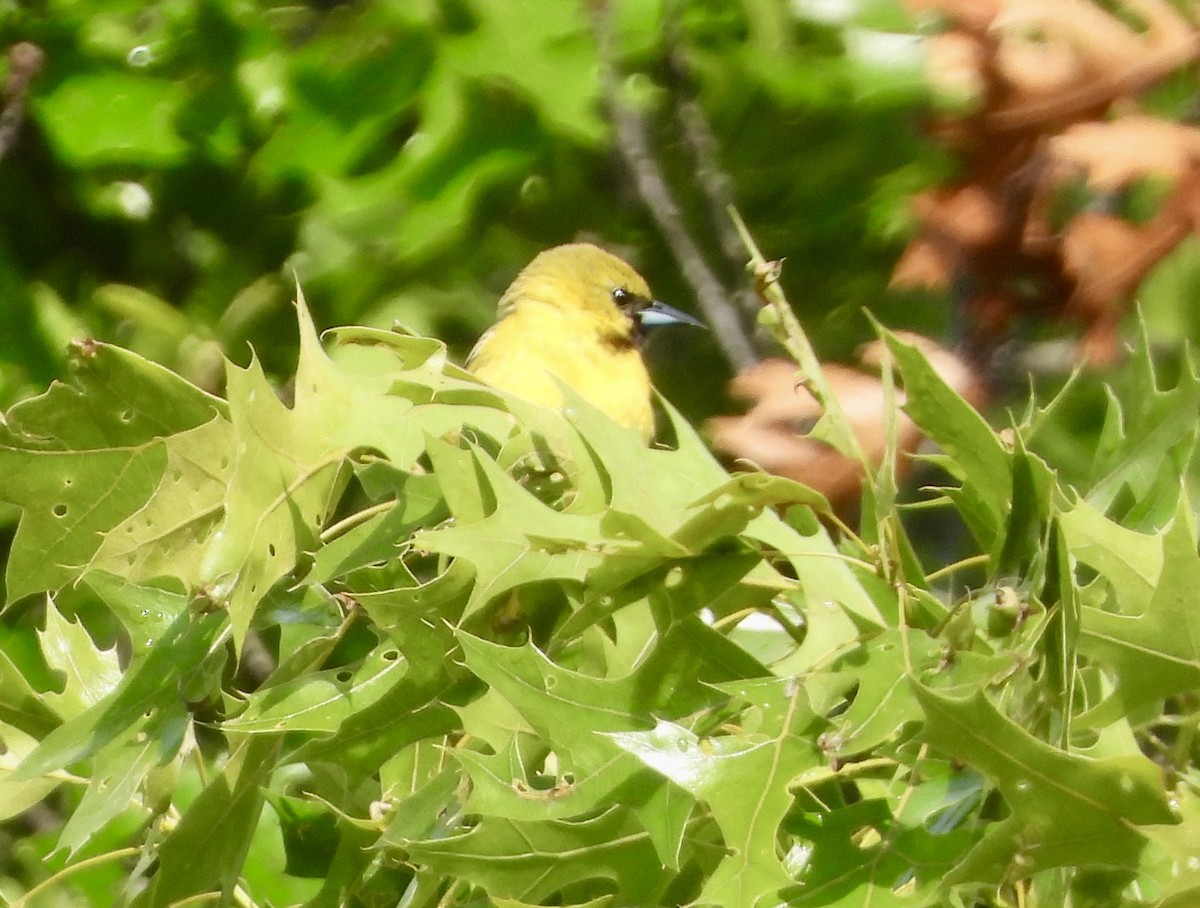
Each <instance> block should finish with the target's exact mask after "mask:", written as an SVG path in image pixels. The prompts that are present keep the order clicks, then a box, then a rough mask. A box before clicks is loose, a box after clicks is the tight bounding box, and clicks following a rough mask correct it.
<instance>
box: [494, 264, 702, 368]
mask: <svg viewBox="0 0 1200 908" xmlns="http://www.w3.org/2000/svg"><path fill="white" fill-rule="evenodd" d="M531 306H546V307H550V308H551V309H552V310H555V311H557V312H558V313H559V314H562V315H566V316H570V317H581V318H583V319H586V320H587V321H588V322H589V323H591V325H592V326H593V328H594V330H595V331H596V332H597V333H599V334H600V335H602V336H603V337H604V338H605V339H606V340H609V341H610V342H612V343H613V344H615V345H624V346H636V345H638V344H640V342H641V340H642V338H643V337H644V332H645V329H646V328H652V327H657V326H659V325H669V324H689V325H698V326H701V327H702V326H703V325H702V323H701V322H699V321H697V320H696V319H694V318H692V316H690V315H688V314H687V313H685V312H680V311H679V310H678V309H675V308H672V307H671V306H668V305H666V304H665V303H661V302H659V301H658V300H656V299H654V298H653V297H652V296H651V295H650V288H649V287H648V286H647V285H646V281H645V279H644V278H643V277H642V276H641V275H640V274H638V273H637V272H636V271H634V270H633V268H631V267H630V266H629V265H628V264H626V263H625V262H623V261H621V260H620V259H619V258H617V257H616V256H615V255H612V254H611V253H608V252H605V251H604V250H603V249H601V248H599V247H598V246H593V245H591V244H590V243H572V244H569V245H565V246H555V247H554V248H552V249H547V250H546V251H545V252H542V253H540V254H539V255H538V256H537V257H536V258H534V260H533V261H532V262H530V263H529V264H528V265H526V266H525V268H524V270H523V271H521V273H520V274H518V275H517V277H516V279H515V280H514V281H513V282H512V285H511V286H510V287H509V288H508V290H507V291H505V293H504V296H503V297H502V298H501V300H500V315H501V317H504V316H506V315H510V314H513V313H515V312H517V311H519V310H522V309H524V308H526V307H531Z"/></svg>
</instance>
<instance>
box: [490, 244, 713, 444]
mask: <svg viewBox="0 0 1200 908" xmlns="http://www.w3.org/2000/svg"><path fill="white" fill-rule="evenodd" d="M670 324H686V325H697V326H700V327H703V324H702V323H701V322H699V321H697V320H696V319H694V318H692V317H691V316H690V315H688V314H687V313H684V312H680V311H679V310H678V309H674V308H672V307H671V306H668V305H666V304H665V303H661V302H659V301H658V300H656V299H653V298H651V296H650V288H649V287H647V286H646V281H645V280H644V279H643V278H642V276H641V275H640V274H638V273H637V272H636V271H634V270H633V268H631V267H630V266H629V265H627V264H626V263H625V262H623V261H621V260H620V259H619V258H617V257H616V256H615V255H611V254H609V253H607V252H605V251H604V250H603V249H600V248H598V247H596V246H592V245H590V244H587V243H576V244H571V245H567V246H555V247H554V248H553V249H547V250H546V251H545V252H542V253H540V254H539V255H538V256H537V257H536V258H534V260H533V261H532V262H530V263H529V264H528V265H526V266H525V269H524V270H523V271H522V272H521V273H520V274H518V275H517V277H516V280H514V281H513V282H512V285H511V286H510V287H509V288H508V290H506V291H505V292H504V296H502V297H501V298H500V305H499V309H498V313H497V319H496V324H494V325H492V327H491V328H489V329H488V330H487V331H486V332H485V333H484V335H483V336H482V337H480V338H479V341H478V343H476V345H475V349H474V350H472V351H471V355H470V356H469V357H468V358H467V368H468V369H470V370H471V371H472V372H474V373H475V374H476V375H477V376H478V377H479V378H481V379H483V380H484V381H485V382H487V383H488V384H489V385H491V386H492V387H494V388H499V389H501V390H504V391H510V392H512V393H513V394H517V395H520V396H521V397H524V398H525V399H526V400H531V401H534V402H535V403H540V404H544V405H546V406H548V407H561V406H562V403H563V399H562V393H561V392H560V391H559V388H558V385H557V384H556V383H555V381H554V379H553V378H552V377H551V376H557V378H558V379H560V380H561V381H562V382H563V383H565V384H566V385H569V386H570V387H571V388H573V389H575V391H576V392H578V393H579V395H580V396H581V397H583V398H584V399H585V400H587V401H589V402H590V403H592V404H594V405H595V406H596V407H598V408H599V409H600V410H602V411H603V412H605V413H607V414H608V415H609V416H611V417H612V418H613V420H615V421H616V422H618V423H620V424H621V425H623V426H627V427H628V428H630V429H634V430H635V431H637V432H639V433H640V434H641V436H642V438H644V439H645V440H646V441H647V442H649V441H650V439H651V438H652V437H653V435H654V409H653V407H652V405H651V398H652V396H651V385H650V375H649V374H648V373H647V372H646V364H645V363H644V362H643V361H642V354H641V349H640V348H641V345H642V341H643V340H644V338H645V332H646V329H647V328H652V327H656V326H659V325H670Z"/></svg>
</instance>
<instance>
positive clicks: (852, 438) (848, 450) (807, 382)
mask: <svg viewBox="0 0 1200 908" xmlns="http://www.w3.org/2000/svg"><path fill="white" fill-rule="evenodd" d="M729 217H730V219H731V220H732V221H733V225H734V227H735V228H736V229H737V232H738V235H739V236H740V237H741V238H742V243H743V245H744V246H745V248H746V252H747V254H748V255H749V257H750V261H749V263H748V264H747V268H748V269H749V270H750V273H751V274H752V275H753V277H754V282H755V289H756V290H757V291H758V294H759V296H760V297H762V300H763V303H764V304H765V308H764V313H763V314H764V315H765V316H768V319H767V326H768V327H769V328H770V329H771V332H772V334H774V336H775V339H776V340H778V341H779V343H781V344H782V345H783V347H784V349H785V350H787V352H788V353H789V354H790V355H791V357H792V358H793V359H794V360H795V361H796V364H797V365H798V366H799V367H800V369H799V375H798V376H797V380H798V382H799V384H801V385H803V386H804V388H805V390H807V391H808V393H809V394H811V395H812V396H813V398H814V399H815V400H816V402H817V403H818V404H820V405H821V409H822V411H823V412H822V416H821V418H820V419H819V420H817V425H816V427H814V429H813V432H812V434H813V435H815V436H817V437H819V438H822V439H823V440H825V441H827V442H829V443H830V444H831V445H833V446H834V447H835V448H836V449H837V450H838V451H839V452H841V453H842V454H845V455H846V456H847V457H850V458H852V459H853V460H856V461H858V463H859V464H860V465H861V466H862V469H863V475H870V471H871V462H870V460H869V459H868V458H867V456H866V454H865V452H864V451H863V449H862V444H861V443H860V442H859V440H858V436H857V435H856V434H855V433H854V426H853V424H852V423H851V422H850V420H849V418H848V417H847V416H846V412H845V411H844V410H843V409H842V404H841V402H840V401H839V400H838V398H837V395H836V394H835V393H834V392H833V389H832V388H831V387H830V386H829V382H828V381H826V379H825V373H824V372H823V371H822V370H821V361H820V360H819V359H818V358H817V354H816V351H815V350H813V347H812V344H811V343H810V342H809V340H808V335H807V334H805V333H804V328H803V326H801V324H800V320H799V319H798V318H796V313H795V312H793V311H792V307H791V304H790V303H788V301H787V297H786V296H785V295H784V293H783V288H782V287H780V286H779V272H780V270H781V269H782V267H783V264H782V262H781V261H767V259H766V258H765V257H764V256H763V254H762V252H760V251H759V249H758V245H757V244H756V243H755V242H754V237H752V236H751V235H750V231H749V229H748V228H747V227H746V223H745V221H743V220H742V216H741V215H740V214H738V211H737V209H736V208H733V207H731V208H730V209H729Z"/></svg>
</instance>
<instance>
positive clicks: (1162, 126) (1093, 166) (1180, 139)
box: [1050, 114, 1200, 190]
mask: <svg viewBox="0 0 1200 908" xmlns="http://www.w3.org/2000/svg"><path fill="white" fill-rule="evenodd" d="M1050 154H1051V157H1052V158H1053V159H1054V161H1055V163H1056V164H1058V165H1059V168H1060V170H1066V171H1069V172H1082V173H1084V174H1086V176H1087V181H1088V183H1089V184H1090V185H1092V186H1094V187H1096V188H1097V189H1100V190H1114V189H1119V188H1121V187H1123V186H1127V185H1129V184H1130V183H1132V182H1133V181H1134V180H1138V179H1141V178H1143V177H1148V176H1155V177H1164V178H1166V179H1168V180H1170V181H1171V182H1177V181H1178V180H1179V179H1180V178H1182V177H1183V175H1184V173H1185V172H1186V171H1187V170H1188V169H1189V167H1190V162H1191V161H1192V160H1200V129H1197V128H1195V127H1194V126H1185V125H1183V124H1181V123H1172V122H1170V121H1169V120H1160V119H1158V118H1157V117H1148V116H1145V115H1140V114H1134V115H1130V116H1125V117H1121V118H1120V119H1118V120H1112V121H1109V122H1100V123H1077V124H1076V125H1074V126H1072V127H1070V128H1068V129H1067V130H1065V131H1064V132H1063V133H1061V134H1060V135H1057V136H1054V137H1052V138H1051V139H1050Z"/></svg>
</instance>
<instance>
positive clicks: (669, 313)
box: [637, 300, 708, 328]
mask: <svg viewBox="0 0 1200 908" xmlns="http://www.w3.org/2000/svg"><path fill="white" fill-rule="evenodd" d="M637 317H638V321H640V322H641V323H642V325H643V326H644V327H646V328H660V327H662V326H663V325H694V326H695V327H697V328H707V327H708V326H707V325H705V324H704V322H702V321H700V319H698V318H693V317H692V316H690V315H688V314H687V313H686V312H681V311H680V310H678V309H676V308H675V307H674V306H668V305H667V304H666V303H664V302H661V301H659V300H650V305H649V306H647V307H646V308H645V309H639V310H638V313H637Z"/></svg>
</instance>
